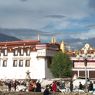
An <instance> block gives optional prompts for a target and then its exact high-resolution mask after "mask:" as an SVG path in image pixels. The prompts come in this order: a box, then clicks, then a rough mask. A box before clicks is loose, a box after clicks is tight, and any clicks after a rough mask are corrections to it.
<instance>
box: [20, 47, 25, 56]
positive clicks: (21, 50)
mask: <svg viewBox="0 0 95 95" xmlns="http://www.w3.org/2000/svg"><path fill="white" fill-rule="evenodd" d="M19 54H20V56H23V55H24V51H23V48H21V49H20V52H19Z"/></svg>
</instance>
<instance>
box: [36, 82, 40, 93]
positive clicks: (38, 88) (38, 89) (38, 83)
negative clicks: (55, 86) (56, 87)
mask: <svg viewBox="0 0 95 95" xmlns="http://www.w3.org/2000/svg"><path fill="white" fill-rule="evenodd" d="M36 92H41V84H40V82H39V81H38V82H37V83H36Z"/></svg>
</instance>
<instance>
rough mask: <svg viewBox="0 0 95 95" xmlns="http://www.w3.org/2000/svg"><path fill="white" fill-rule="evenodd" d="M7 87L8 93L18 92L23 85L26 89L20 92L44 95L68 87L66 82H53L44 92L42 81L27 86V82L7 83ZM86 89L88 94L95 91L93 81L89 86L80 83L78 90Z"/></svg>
mask: <svg viewBox="0 0 95 95" xmlns="http://www.w3.org/2000/svg"><path fill="white" fill-rule="evenodd" d="M5 85H6V86H7V87H8V91H10V92H11V91H12V89H14V90H13V91H17V87H18V86H19V85H23V86H25V87H26V88H25V89H24V90H20V91H28V92H43V95H49V94H50V93H55V92H61V90H60V89H66V87H67V85H66V84H65V81H64V82H62V81H53V82H52V83H51V84H48V85H46V87H45V88H44V90H43V91H42V86H41V83H40V81H37V80H30V81H28V85H27V84H26V81H17V80H14V81H12V80H11V81H7V82H5ZM85 87H87V90H88V92H89V91H95V83H93V82H92V81H90V83H89V84H88V85H86V86H85V85H82V83H81V82H79V86H78V90H83V91H84V90H85ZM68 88H69V91H70V92H73V91H74V89H75V88H74V87H73V81H69V86H68Z"/></svg>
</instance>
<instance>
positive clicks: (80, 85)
mask: <svg viewBox="0 0 95 95" xmlns="http://www.w3.org/2000/svg"><path fill="white" fill-rule="evenodd" d="M79 89H80V90H82V89H83V85H82V84H81V82H79Z"/></svg>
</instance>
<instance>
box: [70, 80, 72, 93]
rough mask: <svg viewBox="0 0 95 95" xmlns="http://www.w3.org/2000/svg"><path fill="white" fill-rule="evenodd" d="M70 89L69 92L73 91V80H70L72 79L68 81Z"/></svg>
mask: <svg viewBox="0 0 95 95" xmlns="http://www.w3.org/2000/svg"><path fill="white" fill-rule="evenodd" d="M70 91H71V92H72V91H73V82H72V80H71V82H70Z"/></svg>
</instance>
